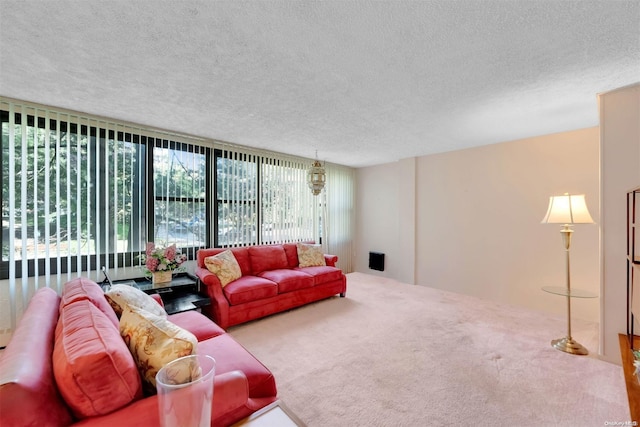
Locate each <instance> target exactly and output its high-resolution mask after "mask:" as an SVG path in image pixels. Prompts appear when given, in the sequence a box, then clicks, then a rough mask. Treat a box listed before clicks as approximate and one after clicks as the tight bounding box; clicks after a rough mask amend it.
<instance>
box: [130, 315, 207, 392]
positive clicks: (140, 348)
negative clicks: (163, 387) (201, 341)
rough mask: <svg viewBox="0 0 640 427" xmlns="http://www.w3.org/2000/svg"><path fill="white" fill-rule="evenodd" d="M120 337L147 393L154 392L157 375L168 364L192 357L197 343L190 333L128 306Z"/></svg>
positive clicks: (163, 319) (155, 316) (160, 318)
mask: <svg viewBox="0 0 640 427" xmlns="http://www.w3.org/2000/svg"><path fill="white" fill-rule="evenodd" d="M120 335H122V338H123V339H124V342H125V343H126V344H127V346H128V347H129V351H131V354H132V355H133V359H134V360H135V362H136V365H137V366H138V371H139V372H140V376H141V377H142V381H143V386H144V389H145V391H146V392H147V394H155V392H156V374H157V373H158V371H159V370H160V368H162V367H163V366H164V365H166V364H167V363H169V362H171V361H172V360H175V359H177V358H179V357H183V356H189V355H191V354H195V352H196V346H197V345H198V340H197V339H196V337H195V336H194V335H193V334H192V333H191V332H189V331H187V330H185V329H182V328H181V327H179V326H177V325H175V324H173V323H171V322H170V321H168V320H167V319H166V318H164V317H161V316H158V315H156V314H153V313H149V312H148V311H145V310H144V309H141V308H137V307H131V306H127V307H125V309H124V311H123V312H122V317H121V318H120Z"/></svg>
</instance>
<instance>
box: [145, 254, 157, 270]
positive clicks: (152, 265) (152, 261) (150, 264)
mask: <svg viewBox="0 0 640 427" xmlns="http://www.w3.org/2000/svg"><path fill="white" fill-rule="evenodd" d="M158 264H159V262H158V260H157V258H153V257H148V258H147V264H146V265H147V268H148V269H149V271H156V268H158Z"/></svg>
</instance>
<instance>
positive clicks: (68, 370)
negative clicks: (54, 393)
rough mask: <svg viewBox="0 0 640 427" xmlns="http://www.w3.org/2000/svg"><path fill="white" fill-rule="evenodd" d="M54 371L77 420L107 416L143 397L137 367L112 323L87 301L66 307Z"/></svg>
mask: <svg viewBox="0 0 640 427" xmlns="http://www.w3.org/2000/svg"><path fill="white" fill-rule="evenodd" d="M53 372H54V375H55V378H56V383H57V385H58V389H59V390H60V394H62V397H63V398H64V400H65V401H66V402H67V405H69V407H70V408H71V409H72V411H73V413H74V414H75V416H76V417H77V418H80V419H82V418H86V417H93V416H97V415H104V414H108V413H109V412H112V411H115V410H116V409H118V408H121V407H123V406H125V405H127V404H129V403H130V402H132V401H134V400H136V399H139V398H141V397H142V385H141V382H140V376H139V375H138V369H137V368H136V364H135V362H134V360H133V357H132V356H131V353H130V352H129V349H128V348H127V346H126V345H125V343H124V341H123V340H122V338H121V337H120V332H119V331H118V329H116V328H115V327H114V326H113V324H112V322H111V320H109V319H108V318H107V316H106V315H105V314H104V313H103V312H102V311H100V310H99V309H98V308H97V307H96V306H94V305H93V304H92V303H91V302H90V301H88V300H78V301H75V302H73V303H71V304H69V305H66V306H64V307H63V308H62V310H61V312H60V318H59V320H58V325H57V327H56V331H55V344H54V349H53Z"/></svg>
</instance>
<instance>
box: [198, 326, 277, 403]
mask: <svg viewBox="0 0 640 427" xmlns="http://www.w3.org/2000/svg"><path fill="white" fill-rule="evenodd" d="M197 353H198V354H208V355H210V356H213V358H214V359H216V376H217V375H220V374H224V373H225V372H231V371H235V370H240V371H242V372H244V374H245V375H246V376H247V381H248V383H249V397H253V398H256V397H271V396H275V395H276V393H277V390H276V382H275V379H274V377H273V374H272V373H271V372H270V371H269V370H268V369H267V368H266V367H265V366H264V365H263V364H262V363H261V362H260V361H259V360H258V359H256V358H255V357H254V356H253V355H252V354H251V353H249V352H248V351H247V350H246V349H245V348H244V347H242V345H240V344H238V342H236V341H235V340H234V339H233V338H232V337H231V335H229V334H224V335H220V336H218V337H215V338H211V339H208V340H205V341H202V342H200V343H198V350H197ZM214 395H215V390H214Z"/></svg>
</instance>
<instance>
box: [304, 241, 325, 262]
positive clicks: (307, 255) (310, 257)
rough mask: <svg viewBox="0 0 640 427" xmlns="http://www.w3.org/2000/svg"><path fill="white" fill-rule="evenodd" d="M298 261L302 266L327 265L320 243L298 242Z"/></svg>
mask: <svg viewBox="0 0 640 427" xmlns="http://www.w3.org/2000/svg"><path fill="white" fill-rule="evenodd" d="M298 263H299V265H300V267H318V266H322V265H327V263H326V262H325V260H324V253H323V252H322V247H321V246H320V245H307V244H305V243H298Z"/></svg>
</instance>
